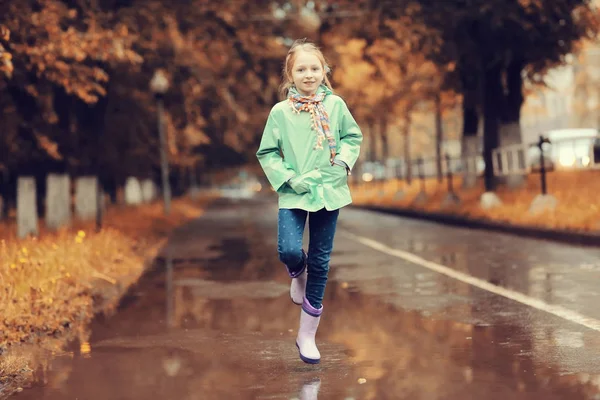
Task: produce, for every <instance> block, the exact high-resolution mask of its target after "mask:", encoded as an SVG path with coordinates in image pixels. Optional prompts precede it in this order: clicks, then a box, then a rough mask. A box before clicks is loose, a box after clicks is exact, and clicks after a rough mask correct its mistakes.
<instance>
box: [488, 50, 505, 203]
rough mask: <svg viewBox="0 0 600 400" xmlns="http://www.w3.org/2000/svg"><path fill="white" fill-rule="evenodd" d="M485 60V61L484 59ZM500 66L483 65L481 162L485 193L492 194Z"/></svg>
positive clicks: (500, 90) (497, 126)
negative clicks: (483, 167)
mask: <svg viewBox="0 0 600 400" xmlns="http://www.w3.org/2000/svg"><path fill="white" fill-rule="evenodd" d="M484 60H485V59H484ZM501 71H502V66H501V65H500V64H499V63H495V64H494V65H484V79H483V80H484V82H483V91H484V92H483V118H484V129H483V160H484V161H485V172H484V182H485V191H486V192H492V191H494V189H495V187H496V182H495V179H494V168H493V164H492V157H493V156H492V152H493V150H494V149H496V148H497V147H498V133H499V126H500V112H499V105H500V104H499V102H501V101H502V96H504V94H503V93H502V83H501Z"/></svg>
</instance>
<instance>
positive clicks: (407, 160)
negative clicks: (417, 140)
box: [402, 110, 412, 185]
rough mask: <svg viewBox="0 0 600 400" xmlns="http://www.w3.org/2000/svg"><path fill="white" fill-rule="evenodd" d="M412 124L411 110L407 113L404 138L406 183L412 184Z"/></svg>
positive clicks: (403, 132) (403, 130) (403, 129)
mask: <svg viewBox="0 0 600 400" xmlns="http://www.w3.org/2000/svg"><path fill="white" fill-rule="evenodd" d="M411 123H412V120H411V113H410V110H407V111H405V114H404V126H403V127H402V137H403V138H404V143H403V145H404V165H406V168H405V169H404V170H405V171H406V174H405V175H406V183H408V184H409V185H410V184H411V182H412V163H411V159H410V125H411Z"/></svg>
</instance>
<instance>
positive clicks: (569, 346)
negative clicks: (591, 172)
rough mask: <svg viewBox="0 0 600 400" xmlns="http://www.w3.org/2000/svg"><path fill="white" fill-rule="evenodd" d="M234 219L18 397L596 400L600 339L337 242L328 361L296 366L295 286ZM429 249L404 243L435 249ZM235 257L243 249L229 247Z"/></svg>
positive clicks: (324, 344)
mask: <svg viewBox="0 0 600 400" xmlns="http://www.w3.org/2000/svg"><path fill="white" fill-rule="evenodd" d="M262 214H264V212H263V213H262ZM262 214H261V213H258V212H257V213H256V215H257V217H256V218H258V215H262ZM223 215H225V216H226V219H225V220H223V219H219V218H225V217H223ZM253 215H254V214H250V213H249V214H248V215H247V219H248V221H250V220H252V218H253ZM209 216H210V214H209ZM237 217H238V215H236V213H234V212H233V211H231V210H228V211H227V213H224V214H222V215H221V217H219V218H216V217H214V215H213V217H212V218H213V219H214V226H213V225H211V226H209V227H208V228H207V227H203V230H202V232H205V234H206V235H207V236H210V241H211V246H213V247H214V248H216V249H221V250H222V251H221V252H220V253H219V254H220V255H219V256H218V257H215V258H214V259H212V260H210V262H209V261H205V262H204V263H195V264H194V266H193V267H192V266H189V265H186V264H185V263H181V264H179V265H176V264H174V263H173V262H172V260H171V262H169V259H170V258H171V257H172V256H173V255H174V254H176V255H177V256H178V258H180V259H194V260H197V259H198V257H197V255H194V254H185V255H184V254H180V253H181V252H180V251H179V250H178V249H176V248H175V247H174V248H172V249H171V250H172V251H173V253H165V254H166V258H165V264H163V265H162V267H161V269H160V270H159V271H158V272H154V273H153V274H149V275H148V276H146V277H145V278H144V279H143V280H142V281H141V282H140V285H139V286H138V287H136V288H132V292H133V293H139V295H138V296H137V297H136V298H135V301H131V302H130V303H128V304H127V305H126V306H124V307H122V308H121V309H120V310H119V312H118V313H117V314H116V315H114V316H112V317H111V318H110V319H108V320H104V319H102V318H99V319H98V320H97V321H96V322H95V324H94V327H93V335H92V336H91V337H90V336H85V335H84V336H82V337H81V338H80V341H79V343H81V344H78V345H77V346H76V347H75V348H76V349H79V351H78V352H76V353H75V354H74V355H72V356H71V357H70V358H69V357H56V358H48V359H47V360H46V367H44V368H45V369H44V374H38V387H36V388H34V389H32V390H26V391H24V392H23V393H21V394H19V395H18V396H17V397H18V398H23V399H28V398H29V399H36V400H38V399H42V398H43V399H45V400H55V399H56V400H58V399H61V400H62V399H67V398H81V399H86V400H96V399H98V400H100V399H102V400H105V399H112V398H127V399H132V400H135V399H168V398H177V399H182V400H188V399H189V400H192V399H199V398H201V399H275V398H278V399H279V398H285V399H290V398H298V399H302V400H304V399H317V398H319V397H320V398H322V399H330V398H331V399H361V400H362V399H367V400H369V399H386V398H407V399H419V398H423V399H448V400H453V399H471V398H472V399H479V398H485V399H487V400H496V399H498V400H506V399H508V398H510V399H517V400H521V399H522V400H525V399H527V400H542V399H543V400H559V399H565V398H569V399H570V398H577V399H593V398H595V397H594V396H596V395H598V393H599V389H598V387H597V382H600V368H598V366H597V365H596V366H594V365H593V364H592V363H593V362H594V361H593V360H590V358H594V356H597V352H594V351H590V349H593V348H598V347H600V344H599V343H594V340H598V335H591V334H589V335H588V334H587V333H586V332H584V333H579V332H578V331H577V330H576V329H571V328H570V327H565V325H562V326H560V325H559V324H557V323H556V321H554V320H551V319H549V318H550V317H547V316H542V317H540V316H539V315H538V314H539V313H537V314H536V313H534V312H532V311H531V310H526V309H524V308H523V307H520V306H518V305H516V304H514V303H511V302H509V301H507V300H503V299H499V298H498V297H494V296H490V295H489V294H486V293H482V292H481V291H476V290H473V288H472V287H469V286H468V285H465V284H462V283H457V282H454V281H451V280H448V278H445V277H440V276H438V275H436V274H433V273H429V272H424V271H423V270H419V269H418V268H415V267H414V266H412V267H411V266H409V265H404V264H401V263H397V262H394V263H391V262H390V258H389V257H387V258H386V257H384V256H381V255H374V254H372V253H368V252H366V251H365V250H364V249H356V248H355V246H353V248H351V246H350V245H349V244H345V245H344V244H342V245H340V246H338V251H339V252H340V258H339V260H341V261H343V263H342V262H341V261H340V263H339V264H336V265H334V266H332V274H331V275H330V278H331V279H330V282H329V283H328V289H327V292H326V299H325V302H324V303H325V304H326V309H325V313H324V315H323V319H322V321H321V326H320V329H319V333H318V341H319V348H320V350H321V354H322V356H323V360H322V363H321V364H320V365H318V366H309V365H306V364H304V363H302V362H301V361H300V360H299V359H298V354H297V351H296V348H295V347H294V338H295V336H296V334H295V330H296V328H297V326H298V318H299V308H298V307H297V306H295V305H293V304H292V303H291V301H290V299H289V294H288V290H289V286H288V284H289V283H288V282H289V278H288V277H287V276H286V273H285V270H284V269H283V268H275V267H274V265H275V262H276V256H275V254H274V253H273V251H272V244H269V245H267V244H265V243H271V242H269V241H268V240H267V239H265V234H264V233H261V231H260V229H258V228H257V227H256V226H253V225H252V224H251V223H249V222H244V224H243V225H242V227H241V228H240V224H239V220H237ZM261 221H262V220H261ZM263 223H264V221H263ZM269 226H273V225H272V224H269ZM234 233H237V235H238V236H237V237H235V236H234ZM266 234H267V235H269V236H268V237H269V238H271V237H272V232H270V231H269V232H267V233H266ZM219 235H221V236H219ZM186 240H190V239H189V238H187V237H186ZM219 240H220V242H219ZM215 241H217V243H216V244H215ZM423 243H426V242H425V241H418V240H415V241H414V243H413V244H412V246H413V247H414V248H415V249H420V250H421V251H430V252H435V249H434V245H432V244H428V245H425V244H423ZM232 248H235V249H238V248H239V249H240V252H239V253H237V252H235V251H225V250H231V249H232ZM444 251H445V252H447V255H446V256H445V257H446V258H445V260H446V262H448V263H454V264H453V265H454V266H455V268H457V269H460V270H463V271H466V272H469V271H470V270H471V269H474V268H475V267H474V265H473V264H472V263H471V262H469V260H468V259H469V258H468V257H467V255H466V254H467V253H466V245H465V250H464V252H462V251H458V252H455V253H454V254H453V255H452V254H451V253H450V250H449V249H447V248H445V249H444ZM190 252H191V251H190ZM361 252H362V253H361ZM192 253H193V252H192ZM208 263H210V264H208ZM342 264H343V265H342ZM277 265H278V264H277ZM478 270H479V271H484V272H482V273H485V274H487V275H486V279H488V278H489V279H495V280H498V281H499V282H503V284H507V285H513V284H516V285H524V286H523V287H529V285H530V281H537V280H538V275H536V273H534V274H533V276H527V277H526V278H524V279H521V278H523V276H525V275H528V274H529V273H528V272H527V271H520V272H519V273H517V274H516V276H510V274H508V273H507V272H506V271H504V272H503V271H502V268H501V267H489V266H488V267H485V268H479V269H478ZM492 271H494V272H492ZM496 271H497V272H496ZM541 276H542V275H541V274H540V275H539V277H541ZM542 289H543V290H546V289H545V288H541V289H540V290H541V291H543V290H542ZM557 327H558V329H557ZM569 350H571V351H572V352H573V353H569V352H568V351H569ZM586 351H587V353H589V354H587V357H588V358H585V357H586V355H585V354H582V353H584V352H586ZM573 359H578V360H583V361H582V362H583V363H586V365H583V368H582V369H581V371H584V370H585V371H586V372H587V374H577V373H573V371H576V370H575V369H573V368H569V367H573V365H569V364H568V360H573ZM597 359H598V357H595V360H597ZM596 363H597V361H596ZM580 366H581V365H580ZM41 376H43V378H42V377H41ZM45 385H46V386H45ZM50 388H53V390H48V389H50Z"/></svg>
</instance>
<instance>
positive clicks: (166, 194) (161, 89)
mask: <svg viewBox="0 0 600 400" xmlns="http://www.w3.org/2000/svg"><path fill="white" fill-rule="evenodd" d="M150 90H151V91H152V93H153V94H154V98H155V99H156V106H157V109H158V136H159V138H160V169H161V175H162V189H163V190H162V191H163V200H164V209H165V215H169V213H170V212H171V185H170V183H169V160H168V158H167V139H166V137H165V127H164V104H163V99H164V95H165V93H166V92H167V90H169V80H168V78H167V75H166V74H165V72H164V71H163V70H162V69H158V70H156V71H155V72H154V76H153V77H152V80H151V81H150Z"/></svg>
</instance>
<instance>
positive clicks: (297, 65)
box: [292, 50, 325, 96]
mask: <svg viewBox="0 0 600 400" xmlns="http://www.w3.org/2000/svg"><path fill="white" fill-rule="evenodd" d="M324 77H325V73H324V71H323V65H322V64H321V61H320V60H319V58H318V57H317V56H316V55H315V54H314V53H310V52H307V51H304V50H300V51H298V54H296V60H295V61H294V65H293V66H292V80H293V81H294V85H296V88H297V89H298V92H299V93H300V94H301V95H303V96H310V95H313V94H315V93H316V91H317V89H318V88H319V85H320V84H321V83H322V82H323V78H324Z"/></svg>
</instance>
